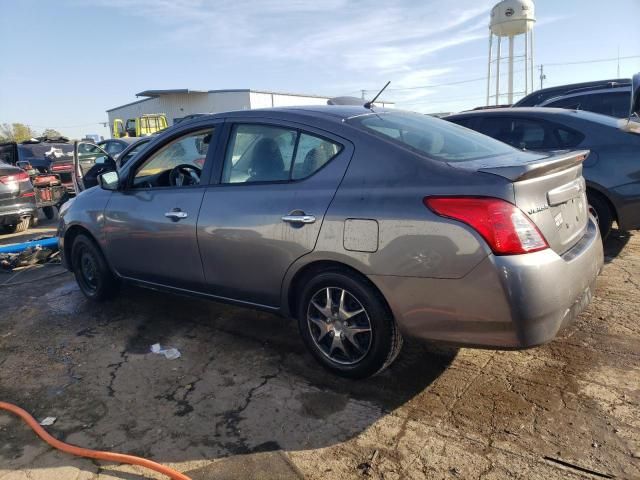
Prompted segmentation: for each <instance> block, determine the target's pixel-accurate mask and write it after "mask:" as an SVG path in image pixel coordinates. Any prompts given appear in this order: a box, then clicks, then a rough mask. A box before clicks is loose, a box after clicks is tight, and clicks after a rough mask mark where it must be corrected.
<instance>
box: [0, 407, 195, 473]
mask: <svg viewBox="0 0 640 480" xmlns="http://www.w3.org/2000/svg"><path fill="white" fill-rule="evenodd" d="M0 410H7V411H8V412H11V413H14V414H15V415H17V416H19V417H20V418H21V419H22V420H24V421H25V423H26V424H27V425H29V426H30V427H31V429H32V430H33V431H34V432H36V434H37V435H38V436H39V437H40V438H41V439H42V440H44V441H45V442H47V443H48V444H49V445H51V446H52V447H53V448H56V449H58V450H61V451H63V452H65V453H69V454H71V455H76V456H78V457H86V458H96V459H98V460H105V461H107V462H116V463H126V464H129V465H138V466H140V467H145V468H148V469H149V470H154V471H156V472H160V473H162V474H163V475H166V476H167V477H169V478H171V479H172V480H191V479H190V478H189V477H187V476H186V475H184V474H182V473H180V472H178V471H176V470H174V469H172V468H169V467H166V466H164V465H161V464H159V463H156V462H152V461H151V460H147V459H146V458H140V457H136V456H133V455H125V454H123V453H112V452H102V451H99V450H90V449H88V448H81V447H76V446H75V445H69V444H68V443H64V442H61V441H60V440H58V439H57V438H54V437H52V436H51V435H49V434H48V433H47V432H46V430H45V429H44V428H42V427H41V426H40V424H39V423H38V422H37V420H36V419H35V418H33V417H32V416H31V415H29V413H27V412H26V411H25V410H23V409H22V408H20V407H18V406H16V405H13V404H11V403H6V402H0Z"/></svg>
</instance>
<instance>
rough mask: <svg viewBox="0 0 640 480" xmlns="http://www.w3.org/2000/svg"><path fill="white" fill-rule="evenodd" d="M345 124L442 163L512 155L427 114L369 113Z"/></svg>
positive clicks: (495, 143) (494, 143) (492, 142)
mask: <svg viewBox="0 0 640 480" xmlns="http://www.w3.org/2000/svg"><path fill="white" fill-rule="evenodd" d="M348 122H349V123H350V124H352V125H354V126H356V127H359V128H361V129H363V130H366V131H368V132H369V133H372V134H374V135H376V136H379V137H383V138H386V139H388V140H391V141H393V142H394V143H397V144H399V145H401V146H403V147H406V148H409V149H410V150H413V151H415V152H417V153H419V154H423V155H425V156H427V157H429V158H431V159H433V160H439V161H442V162H463V161H467V160H475V159H478V158H484V157H491V156H496V155H503V154H507V153H511V152H513V149H512V148H511V147H509V146H507V145H505V144H503V143H500V142H499V141H497V140H494V139H492V138H488V137H486V136H484V135H481V134H479V133H476V132H473V131H470V130H468V129H466V128H464V127H461V126H459V125H456V124H455V123H451V122H447V121H445V120H440V119H438V118H433V117H430V116H428V115H420V114H417V113H405V112H384V113H372V114H365V115H359V116H357V117H352V118H350V119H348Z"/></svg>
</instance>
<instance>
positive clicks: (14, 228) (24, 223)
mask: <svg viewBox="0 0 640 480" xmlns="http://www.w3.org/2000/svg"><path fill="white" fill-rule="evenodd" d="M31 223H32V219H31V217H24V218H22V219H20V221H19V222H18V223H16V224H15V225H5V226H4V231H5V232H6V233H20V232H26V231H27V230H28V229H29V227H30V226H31Z"/></svg>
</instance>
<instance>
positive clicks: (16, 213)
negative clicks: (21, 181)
mask: <svg viewBox="0 0 640 480" xmlns="http://www.w3.org/2000/svg"><path fill="white" fill-rule="evenodd" d="M37 216H38V210H37V209H36V201H35V198H34V197H27V198H24V199H19V200H16V201H14V202H12V203H9V204H2V205H0V225H15V224H16V223H18V222H19V221H20V220H21V219H22V218H24V217H37Z"/></svg>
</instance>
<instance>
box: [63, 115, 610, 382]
mask: <svg viewBox="0 0 640 480" xmlns="http://www.w3.org/2000/svg"><path fill="white" fill-rule="evenodd" d="M587 155H588V151H571V152H562V153H559V154H547V153H529V152H523V151H520V150H517V149H515V148H513V147H511V146H509V145H506V144H504V143H502V142H498V141H497V140H494V139H492V138H489V137H487V136H484V135H481V134H479V133H477V132H473V131H471V130H469V129H466V128H463V127H460V126H458V125H455V124H452V123H450V122H446V121H443V120H440V119H436V118H432V117H428V116H424V115H419V114H413V113H409V112H402V111H398V110H393V109H383V108H376V107H371V105H370V104H367V105H360V106H337V105H327V106H313V107H290V108H280V109H278V108H274V109H263V110H247V111H241V112H231V113H224V114H216V115H205V116H201V117H198V118H195V119H192V120H189V121H185V122H181V123H180V124H178V125H176V126H174V127H173V128H172V129H170V130H167V131H165V132H164V133H162V134H160V135H159V136H158V137H156V138H154V139H152V140H151V141H150V142H149V144H148V145H147V146H146V147H145V148H144V149H143V150H142V151H141V152H139V153H138V154H137V155H135V156H134V157H133V158H132V159H131V160H130V161H129V162H127V164H126V165H125V166H124V167H123V168H121V169H120V170H117V171H111V172H106V173H104V174H102V175H100V176H99V177H98V181H99V185H100V187H99V188H92V189H89V190H86V191H84V192H82V193H81V194H80V195H78V196H77V197H76V198H75V199H74V200H71V201H70V202H68V203H67V204H65V205H64V206H63V208H62V211H61V220H60V226H59V232H58V233H59V242H60V244H59V246H60V250H61V252H62V255H63V261H64V264H65V265H66V266H67V268H69V269H70V270H71V271H73V273H74V274H75V277H76V280H77V282H78V285H79V286H80V289H81V291H82V292H83V293H84V295H85V296H86V297H87V298H89V299H91V300H95V301H100V300H105V299H108V298H110V297H113V296H114V295H116V294H117V292H118V286H119V285H120V284H121V283H122V282H130V283H132V284H135V285H139V286H142V287H146V288H151V289H157V290H162V291H168V292H175V293H180V294H183V295H184V294H187V295H196V296H200V297H204V298H209V299H212V300H218V301H223V302H229V303H233V304H236V305H242V306H245V307H250V308H255V309H260V310H264V311H267V312H272V313H277V314H280V315H283V316H286V317H290V318H294V319H296V321H297V324H298V328H299V331H300V334H301V336H302V339H303V341H304V342H305V344H306V346H307V347H308V349H309V351H310V352H311V354H312V355H313V356H314V357H315V359H316V360H317V361H318V362H319V363H320V364H322V365H323V366H324V367H326V368H327V369H329V370H331V371H332V372H334V373H336V374H339V375H342V376H346V377H351V378H362V377H367V376H370V375H374V374H376V373H377V372H380V371H381V370H383V369H385V368H386V367H387V366H389V365H390V364H391V363H392V362H393V360H394V359H395V358H396V356H397V354H398V353H399V351H400V349H401V346H402V341H403V340H402V339H403V337H414V338H417V339H420V340H435V341H442V342H449V343H454V344H457V345H469V346H481V347H489V348H528V347H532V346H535V345H539V344H542V343H545V342H549V341H551V340H552V339H553V338H554V337H555V336H556V335H557V333H558V332H559V331H560V330H561V329H562V328H564V327H565V326H566V325H568V324H569V323H571V322H572V320H573V319H574V318H575V316H576V315H577V314H578V313H579V312H580V311H581V310H582V309H584V307H585V306H586V305H587V304H588V303H589V302H590V300H591V298H592V294H593V289H594V285H595V279H596V276H597V274H598V272H599V271H600V269H601V267H602V264H603V250H602V242H601V238H600V234H599V231H598V228H597V225H596V222H595V219H594V218H593V217H592V216H591V215H589V212H588V209H587V200H586V195H585V184H584V179H583V177H582V162H583V161H584V159H585V158H586V157H587ZM547 199H548V200H547ZM561 213H562V216H563V218H564V221H563V222H562V223H561V224H559V225H558V223H557V221H556V218H557V217H558V215H559V214H561ZM550 285H553V288H550ZM177 301H179V300H177Z"/></svg>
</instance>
